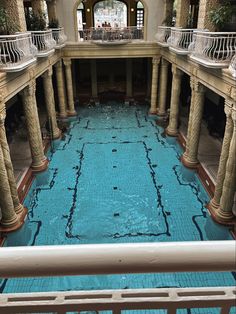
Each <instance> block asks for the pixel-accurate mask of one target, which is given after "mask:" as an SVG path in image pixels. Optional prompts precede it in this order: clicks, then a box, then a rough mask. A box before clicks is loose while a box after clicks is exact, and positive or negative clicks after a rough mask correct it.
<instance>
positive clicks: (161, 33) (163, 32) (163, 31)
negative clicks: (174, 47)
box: [155, 26, 171, 47]
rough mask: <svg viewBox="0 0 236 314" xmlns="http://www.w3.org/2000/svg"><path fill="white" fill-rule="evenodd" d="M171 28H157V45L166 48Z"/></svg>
mask: <svg viewBox="0 0 236 314" xmlns="http://www.w3.org/2000/svg"><path fill="white" fill-rule="evenodd" d="M170 33H171V27H169V26H158V31H157V34H156V36H155V38H156V40H157V43H158V44H159V45H160V46H162V47H168V46H169V44H168V43H167V40H168V38H169V37H170Z"/></svg>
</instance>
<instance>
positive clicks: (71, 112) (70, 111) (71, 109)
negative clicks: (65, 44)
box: [63, 59, 77, 117]
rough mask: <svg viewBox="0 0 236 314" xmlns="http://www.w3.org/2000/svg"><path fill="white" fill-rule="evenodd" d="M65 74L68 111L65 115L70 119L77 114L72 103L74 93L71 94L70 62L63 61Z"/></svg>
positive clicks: (67, 60) (68, 60)
mask: <svg viewBox="0 0 236 314" xmlns="http://www.w3.org/2000/svg"><path fill="white" fill-rule="evenodd" d="M63 62H64V65H65V72H66V87H67V97H68V110H67V114H68V116H70V117H73V116H76V115H77V112H76V111H75V103H74V93H73V83H72V71H71V60H70V59H66V60H65V59H64V60H63Z"/></svg>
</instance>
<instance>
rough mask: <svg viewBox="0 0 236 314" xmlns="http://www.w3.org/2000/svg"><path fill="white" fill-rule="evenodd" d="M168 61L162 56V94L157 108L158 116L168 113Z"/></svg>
mask: <svg viewBox="0 0 236 314" xmlns="http://www.w3.org/2000/svg"><path fill="white" fill-rule="evenodd" d="M168 64H169V63H168V61H166V60H165V59H163V58H162V60H161V69H160V70H161V73H160V88H159V90H160V94H159V106H158V109H157V114H158V116H164V115H165V114H166V97H167V83H168Z"/></svg>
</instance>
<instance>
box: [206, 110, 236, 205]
mask: <svg viewBox="0 0 236 314" xmlns="http://www.w3.org/2000/svg"><path fill="white" fill-rule="evenodd" d="M225 114H226V126H225V134H224V140H223V143H222V148H221V154H220V162H219V166H218V173H217V179H216V186H215V193H214V197H213V199H212V200H211V202H210V204H209V206H210V208H211V209H212V210H214V211H215V210H216V209H218V208H219V206H220V198H221V195H222V189H223V183H224V179H225V171H226V170H225V169H226V163H227V160H228V156H229V148H230V141H231V138H232V134H233V121H232V117H231V108H230V107H228V106H227V104H225Z"/></svg>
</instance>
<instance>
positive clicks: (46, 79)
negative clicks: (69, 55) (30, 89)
mask: <svg viewBox="0 0 236 314" xmlns="http://www.w3.org/2000/svg"><path fill="white" fill-rule="evenodd" d="M43 86H44V94H45V103H46V108H47V114H48V120H49V125H50V132H51V133H52V134H51V135H52V138H53V139H58V138H59V137H60V135H61V131H60V130H59V128H58V126H57V119H56V110H55V99H54V92H53V84H52V68H50V69H49V70H47V71H46V72H45V73H44V74H43Z"/></svg>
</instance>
